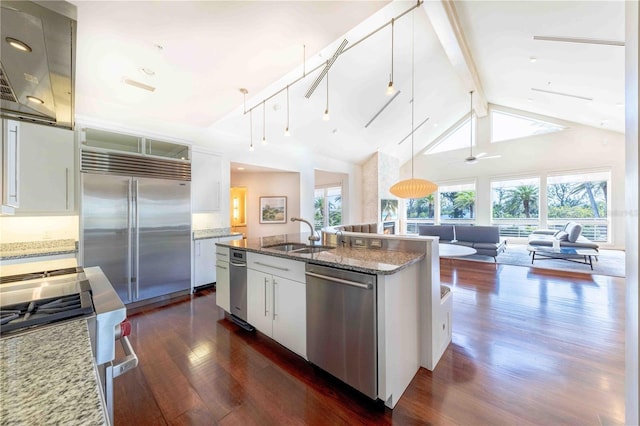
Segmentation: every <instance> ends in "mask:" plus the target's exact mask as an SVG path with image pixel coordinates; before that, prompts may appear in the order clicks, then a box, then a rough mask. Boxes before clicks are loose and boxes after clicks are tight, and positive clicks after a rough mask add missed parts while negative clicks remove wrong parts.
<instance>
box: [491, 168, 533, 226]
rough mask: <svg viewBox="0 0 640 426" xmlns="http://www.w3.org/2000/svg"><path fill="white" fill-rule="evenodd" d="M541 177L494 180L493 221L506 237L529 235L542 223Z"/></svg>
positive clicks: (492, 190)
mask: <svg viewBox="0 0 640 426" xmlns="http://www.w3.org/2000/svg"><path fill="white" fill-rule="evenodd" d="M539 194H540V179H538V178H530V179H513V180H502V181H494V182H491V217H492V224H493V225H497V226H498V227H499V228H500V235H501V236H503V237H526V236H527V235H529V234H530V233H531V232H532V231H533V230H534V229H536V228H538V225H539V219H538V218H539V214H540V213H539V207H538V206H539V202H538V200H539V197H540V195H539Z"/></svg>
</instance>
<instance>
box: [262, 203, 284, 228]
mask: <svg viewBox="0 0 640 426" xmlns="http://www.w3.org/2000/svg"><path fill="white" fill-rule="evenodd" d="M260 223H287V197H260Z"/></svg>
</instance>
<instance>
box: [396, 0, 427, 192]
mask: <svg viewBox="0 0 640 426" xmlns="http://www.w3.org/2000/svg"><path fill="white" fill-rule="evenodd" d="M414 80H415V12H414V13H412V14H411V179H405V180H401V181H400V182H398V183H396V184H395V185H393V186H392V187H391V188H389V191H390V192H391V193H392V194H393V195H395V196H396V197H398V198H423V197H426V196H427V195H429V194H432V193H434V192H435V191H436V190H437V189H438V185H436V184H435V183H433V182H431V181H428V180H424V179H415V178H414V177H413V133H414V128H413V116H414V113H413V112H414V111H413V110H414V104H415V99H414V86H415V82H414Z"/></svg>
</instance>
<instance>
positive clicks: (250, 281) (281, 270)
mask: <svg viewBox="0 0 640 426" xmlns="http://www.w3.org/2000/svg"><path fill="white" fill-rule="evenodd" d="M247 265H248V268H247V321H248V322H249V324H251V325H253V326H254V327H255V328H256V329H258V330H259V331H261V332H262V333H264V334H266V335H267V336H269V337H271V338H273V339H274V340H276V341H277V342H278V343H280V344H281V345H283V346H285V347H286V348H288V349H290V350H292V351H293V352H295V353H297V354H298V355H300V356H302V357H303V358H305V359H306V358H307V325H306V324H307V321H306V318H307V299H306V297H307V296H306V284H305V283H304V263H303V262H298V261H295V260H285V259H283V258H279V257H273V256H264V255H259V254H255V253H247ZM285 276H288V277H285ZM291 278H295V279H291Z"/></svg>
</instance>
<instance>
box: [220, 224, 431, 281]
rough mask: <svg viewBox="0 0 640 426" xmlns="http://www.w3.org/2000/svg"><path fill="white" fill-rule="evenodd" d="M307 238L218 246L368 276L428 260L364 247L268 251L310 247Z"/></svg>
mask: <svg viewBox="0 0 640 426" xmlns="http://www.w3.org/2000/svg"><path fill="white" fill-rule="evenodd" d="M307 235H308V234H287V235H278V236H272V237H263V238H252V239H245V240H233V241H225V242H219V243H217V244H218V245H221V246H225V247H230V248H240V249H244V250H246V251H251V252H255V253H261V254H268V255H271V256H277V257H284V258H288V259H294V260H299V261H304V262H307V263H313V264H317V265H325V266H331V267H334V268H341V269H348V270H352V271H358V272H364V273H367V274H383V275H389V274H394V273H396V272H398V271H400V270H402V269H404V268H406V267H407V266H409V265H411V264H413V263H416V262H419V261H421V260H422V259H424V257H425V254H424V253H419V252H410V251H393V250H382V249H375V248H360V247H358V248H353V247H336V248H332V249H329V250H326V251H321V252H318V253H296V252H295V251H289V252H284V251H281V250H276V249H273V248H267V247H264V246H267V245H270V244H277V243H280V242H287V243H302V244H308V243H309V241H308V239H307Z"/></svg>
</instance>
